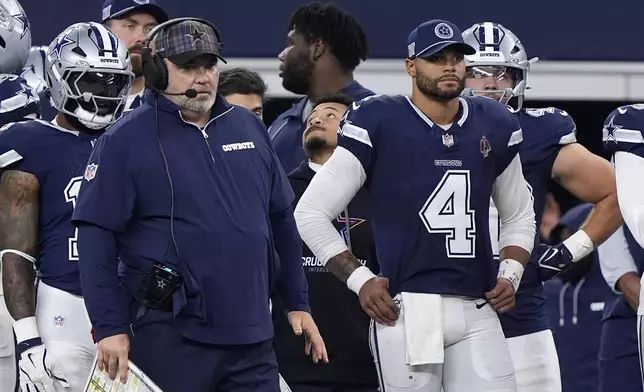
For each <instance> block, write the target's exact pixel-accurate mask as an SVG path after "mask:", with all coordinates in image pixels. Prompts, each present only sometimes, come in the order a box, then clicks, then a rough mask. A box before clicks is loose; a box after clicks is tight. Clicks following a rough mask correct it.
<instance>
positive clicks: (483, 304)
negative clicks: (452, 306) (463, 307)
mask: <svg viewBox="0 0 644 392" xmlns="http://www.w3.org/2000/svg"><path fill="white" fill-rule="evenodd" d="M487 304H488V302H487V300H485V302H482V303H480V304H475V305H476V309H481V308H483V307H484V306H485V305H487Z"/></svg>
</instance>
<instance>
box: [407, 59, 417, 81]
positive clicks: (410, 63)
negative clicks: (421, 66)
mask: <svg viewBox="0 0 644 392" xmlns="http://www.w3.org/2000/svg"><path fill="white" fill-rule="evenodd" d="M405 68H407V75H409V76H411V77H412V78H415V77H416V60H415V59H414V60H410V59H405Z"/></svg>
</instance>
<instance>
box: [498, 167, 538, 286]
mask: <svg viewBox="0 0 644 392" xmlns="http://www.w3.org/2000/svg"><path fill="white" fill-rule="evenodd" d="M492 199H493V200H494V204H495V205H496V208H497V210H498V211H499V218H500V219H501V229H500V232H499V249H500V251H499V254H500V259H501V264H500V266H499V274H498V277H499V278H505V279H508V280H509V281H510V282H511V283H512V286H513V288H514V291H515V292H516V290H517V289H518V287H519V282H520V281H521V277H522V276H523V269H524V268H525V265H526V264H527V263H528V260H529V258H530V252H532V248H533V247H534V238H535V235H536V230H537V229H536V223H535V215H534V201H533V197H532V193H531V192H530V188H529V187H528V183H527V182H526V180H525V178H524V177H523V169H522V166H521V158H520V157H519V155H518V154H517V155H516V156H515V157H514V158H513V159H512V161H511V162H510V164H509V165H508V166H507V167H506V169H505V170H504V171H503V173H501V175H499V176H498V177H497V179H496V181H495V182H494V187H493V189H492Z"/></svg>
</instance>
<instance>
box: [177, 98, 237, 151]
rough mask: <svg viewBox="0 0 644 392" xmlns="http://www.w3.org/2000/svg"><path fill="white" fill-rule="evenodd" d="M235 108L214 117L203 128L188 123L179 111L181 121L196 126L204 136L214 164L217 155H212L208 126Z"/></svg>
mask: <svg viewBox="0 0 644 392" xmlns="http://www.w3.org/2000/svg"><path fill="white" fill-rule="evenodd" d="M234 108H235V107H234V106H233V107H231V108H230V109H228V110H226V111H225V112H223V113H221V114H220V115H218V116H217V117H213V118H211V119H210V120H209V121H208V122H207V123H206V125H205V126H204V127H203V128H201V127H199V126H198V125H197V124H194V123H191V122H188V121H186V120H185V119H184V118H183V115H182V114H181V111H179V116H180V117H181V120H183V122H185V123H186V124H189V125H192V126H194V127H195V128H197V129H198V130H199V132H201V135H202V136H203V140H204V142H205V143H206V148H207V149H208V154H210V159H211V160H212V163H216V161H215V155H214V154H213V153H212V148H210V144H209V143H208V134H207V133H206V128H208V125H210V123H212V122H213V121H215V120H216V119H218V118H219V117H221V116H223V115H224V114H226V113H228V112H230V111H231V110H233V109H234Z"/></svg>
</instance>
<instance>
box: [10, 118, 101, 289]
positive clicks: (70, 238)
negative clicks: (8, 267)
mask: <svg viewBox="0 0 644 392" xmlns="http://www.w3.org/2000/svg"><path fill="white" fill-rule="evenodd" d="M99 136H100V133H92V134H86V133H82V132H76V131H70V130H67V129H63V128H60V127H58V126H56V125H54V124H51V123H48V122H44V121H40V120H33V121H24V122H18V123H13V124H10V125H8V126H6V127H5V128H4V130H3V131H2V132H0V168H2V169H3V170H18V171H22V172H26V173H30V174H33V175H34V176H35V177H36V179H37V180H38V183H39V185H40V216H39V226H38V254H37V257H36V259H37V260H38V267H39V270H38V276H39V278H40V279H41V280H42V281H43V282H45V283H46V284H48V285H50V286H53V287H56V288H58V289H60V290H64V291H67V292H69V293H72V294H75V295H81V288H80V278H79V273H78V248H77V245H76V240H77V235H76V234H77V231H76V229H75V227H74V226H73V225H72V224H71V218H72V213H73V211H74V207H75V206H76V197H77V196H78V191H79V190H80V186H81V182H82V179H83V173H84V170H85V166H86V165H87V161H88V159H89V157H90V154H91V152H92V148H93V144H94V143H95V141H96V139H97V138H98V137H99Z"/></svg>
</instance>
